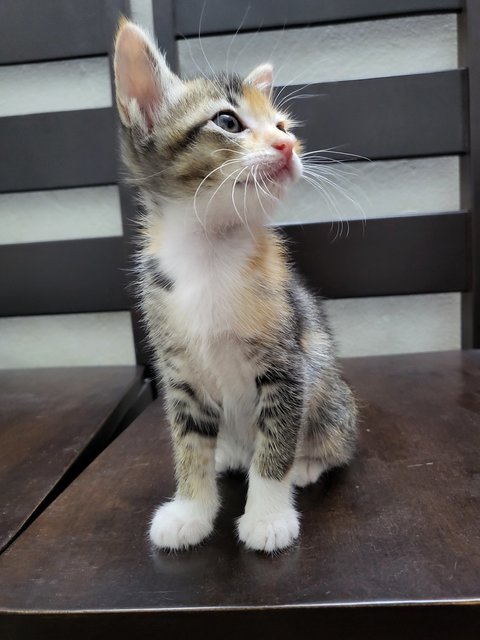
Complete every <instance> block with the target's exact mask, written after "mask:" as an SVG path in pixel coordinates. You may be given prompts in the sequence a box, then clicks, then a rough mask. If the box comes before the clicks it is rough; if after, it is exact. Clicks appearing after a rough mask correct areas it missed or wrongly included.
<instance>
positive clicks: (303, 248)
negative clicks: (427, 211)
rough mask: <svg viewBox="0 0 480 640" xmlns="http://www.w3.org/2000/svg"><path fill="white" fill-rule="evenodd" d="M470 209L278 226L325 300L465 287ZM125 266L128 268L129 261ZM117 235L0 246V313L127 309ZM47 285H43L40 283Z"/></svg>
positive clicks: (122, 247)
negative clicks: (344, 224) (340, 224)
mask: <svg viewBox="0 0 480 640" xmlns="http://www.w3.org/2000/svg"><path fill="white" fill-rule="evenodd" d="M467 225H468V214H466V213H464V212H457V213H441V214H432V215H422V216H404V217H396V218H382V219H374V220H368V221H367V222H366V223H365V224H364V223H363V222H362V221H354V222H350V224H349V234H348V236H346V235H343V236H342V235H340V236H339V237H338V238H335V236H336V235H337V228H336V227H335V224H333V225H332V224H331V223H329V222H328V223H306V224H303V225H302V224H294V225H285V226H283V232H284V234H285V235H286V237H287V239H288V241H289V246H290V248H291V251H292V254H293V258H294V261H295V263H296V265H297V266H298V269H299V271H300V272H301V273H302V274H303V275H304V276H305V277H306V279H307V281H308V283H309V284H310V286H312V287H314V288H315V289H316V290H317V291H319V292H320V293H322V295H325V296H327V297H330V298H349V297H357V296H376V295H400V294H407V293H436V292H446V291H463V290H465V289H466V288H467V286H468V278H467V267H466V265H467V254H466V243H465V238H466V235H467ZM130 266H131V265H130ZM128 267H129V265H127V260H126V251H125V245H124V241H123V240H122V238H94V239H89V240H68V241H61V242H42V243H34V244H33V243H32V244H21V245H4V246H2V247H0V273H3V274H4V275H5V277H3V278H2V279H1V280H0V315H2V316H14V315H32V314H46V313H52V314H54V313H81V312H87V311H91V312H94V311H119V310H124V309H128V308H129V298H128V295H127V293H126V291H125V283H126V281H127V278H126V276H127V271H126V270H127V268H128ZM46 283H48V286H46Z"/></svg>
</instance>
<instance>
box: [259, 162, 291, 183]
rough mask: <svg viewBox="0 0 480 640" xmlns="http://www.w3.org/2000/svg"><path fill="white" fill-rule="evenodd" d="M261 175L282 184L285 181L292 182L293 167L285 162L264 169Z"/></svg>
mask: <svg viewBox="0 0 480 640" xmlns="http://www.w3.org/2000/svg"><path fill="white" fill-rule="evenodd" d="M263 174H264V176H265V177H266V178H269V179H270V180H273V181H274V182H279V183H282V182H284V181H285V180H293V166H292V163H291V162H285V163H282V164H280V165H275V166H273V167H266V168H265V169H264V170H263Z"/></svg>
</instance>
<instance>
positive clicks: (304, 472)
mask: <svg viewBox="0 0 480 640" xmlns="http://www.w3.org/2000/svg"><path fill="white" fill-rule="evenodd" d="M324 469H325V468H324V466H323V465H322V463H321V462H319V460H315V459H314V458H299V459H298V460H296V461H295V464H294V466H293V470H292V482H293V484H294V485H295V486H297V487H306V486H307V485H309V484H313V483H314V482H317V480H318V479H319V478H320V476H321V475H322V473H323V471H324Z"/></svg>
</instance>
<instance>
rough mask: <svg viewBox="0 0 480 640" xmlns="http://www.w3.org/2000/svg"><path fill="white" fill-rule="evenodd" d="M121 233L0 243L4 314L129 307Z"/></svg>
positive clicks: (0, 306) (0, 298)
mask: <svg viewBox="0 0 480 640" xmlns="http://www.w3.org/2000/svg"><path fill="white" fill-rule="evenodd" d="M126 268H127V258H126V248H125V245H124V241H123V239H122V238H119V237H115V238H93V239H88V240H66V241H60V242H39V243H31V244H18V245H3V246H1V247H0V273H2V278H1V279H0V315H1V316H15V315H37V314H48V313H51V314H55V313H82V312H96V311H121V310H126V309H128V308H129V302H128V297H127V293H126V291H125V281H126Z"/></svg>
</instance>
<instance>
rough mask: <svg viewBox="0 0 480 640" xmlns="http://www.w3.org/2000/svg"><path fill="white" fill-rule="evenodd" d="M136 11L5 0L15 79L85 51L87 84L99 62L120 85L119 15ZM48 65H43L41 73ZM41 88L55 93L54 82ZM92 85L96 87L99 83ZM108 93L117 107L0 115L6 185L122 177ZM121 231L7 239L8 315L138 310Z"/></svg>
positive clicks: (97, 4) (76, 183)
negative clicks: (129, 289) (116, 62)
mask: <svg viewBox="0 0 480 640" xmlns="http://www.w3.org/2000/svg"><path fill="white" fill-rule="evenodd" d="M129 13H130V8H129V2H128V1H127V0H82V1H81V2H78V1H77V0H52V1H50V2H38V1H37V0H3V1H2V2H1V3H0V65H2V66H4V65H5V67H4V72H5V70H6V69H10V70H11V71H12V75H11V77H12V78H14V77H19V76H21V75H22V73H23V72H24V67H23V66H22V67H20V66H18V65H24V64H26V63H41V62H47V61H48V64H49V65H50V68H52V64H53V67H55V64H54V63H52V61H56V62H57V63H58V64H59V65H61V64H63V65H65V64H69V63H68V62H67V63H66V62H65V61H68V60H70V59H74V58H76V59H81V62H82V64H84V65H86V66H85V69H84V78H85V79H86V80H87V82H88V81H89V77H88V76H89V73H90V69H91V68H93V66H94V67H95V68H99V67H98V65H103V66H102V67H101V68H102V70H103V71H102V73H104V76H105V78H104V80H106V81H105V83H104V84H105V87H104V88H103V89H102V90H103V91H107V92H108V93H110V90H111V89H112V80H111V68H112V65H111V62H110V59H109V58H107V57H106V56H110V54H111V50H112V44H113V36H114V33H115V30H116V27H117V23H118V19H119V16H120V15H121V14H124V15H129ZM61 61H64V62H61ZM92 65H93V66H92ZM7 66H8V67H7ZM41 66H42V65H34V67H35V73H32V77H35V74H36V71H37V67H41ZM45 66H47V65H45ZM58 68H60V67H58ZM1 71H2V69H1V68H0V73H1ZM63 73H65V71H63ZM102 77H103V76H102ZM108 78H110V80H108ZM78 80H79V81H81V80H82V78H81V77H79V78H78ZM10 88H11V87H7V89H10ZM4 89H5V88H4ZM38 89H39V91H40V92H42V91H45V92H47V90H48V87H38ZM87 89H88V85H87ZM82 90H83V89H82ZM90 90H91V92H92V94H93V93H94V92H96V91H97V90H98V88H96V87H93V88H91V89H90ZM111 93H113V89H112V91H111ZM108 98H109V100H108V106H103V107H99V108H90V107H89V106H88V104H86V105H85V108H83V109H81V110H78V109H77V110H64V111H52V112H43V113H30V112H29V109H28V108H27V109H26V110H25V114H24V115H3V117H0V148H1V150H2V151H1V155H0V164H1V167H0V192H1V193H3V194H5V193H11V194H17V193H20V192H30V191H34V192H39V193H38V194H36V195H37V196H38V198H41V197H42V194H44V193H46V191H47V190H57V189H58V190H63V189H70V188H83V187H96V186H100V185H101V186H106V185H117V183H118V150H117V138H118V135H117V116H116V112H115V109H114V108H113V106H112V101H111V99H110V96H108ZM117 202H118V196H117ZM120 203H121V210H122V217H123V219H124V222H126V221H127V220H128V219H129V218H130V217H131V215H130V213H131V204H130V201H129V199H128V197H127V195H126V194H125V192H124V191H123V190H122V189H120ZM101 211H102V210H101V207H100V208H99V212H98V215H99V216H100V215H101ZM32 219H33V212H32ZM27 224H28V223H27ZM121 233H122V232H121V229H120V230H119V234H118V235H116V236H115V237H93V238H84V239H68V240H56V241H42V242H20V243H8V244H1V245H0V273H1V274H2V275H1V277H0V315H1V316H22V315H40V314H66V313H84V312H105V311H120V310H128V309H129V308H130V306H131V303H130V299H129V296H128V295H127V293H126V290H125V279H126V278H125V273H126V266H127V257H128V256H127V253H128V249H127V248H126V245H125V243H124V238H123V237H122V235H121Z"/></svg>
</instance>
